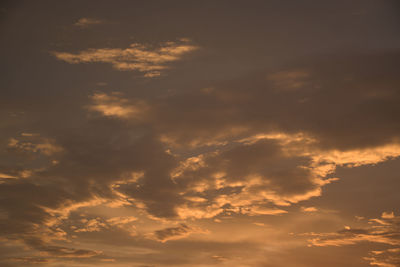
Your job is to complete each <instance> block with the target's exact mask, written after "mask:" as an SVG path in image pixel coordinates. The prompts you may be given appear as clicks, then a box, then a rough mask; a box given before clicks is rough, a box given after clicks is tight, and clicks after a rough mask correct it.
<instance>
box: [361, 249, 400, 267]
mask: <svg viewBox="0 0 400 267" xmlns="http://www.w3.org/2000/svg"><path fill="white" fill-rule="evenodd" d="M364 259H365V260H367V261H369V264H370V265H374V266H381V267H396V266H399V265H400V248H390V249H386V250H374V251H371V252H370V254H369V256H368V257H364Z"/></svg>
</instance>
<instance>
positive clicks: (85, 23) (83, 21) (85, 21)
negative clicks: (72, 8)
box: [74, 18, 103, 28]
mask: <svg viewBox="0 0 400 267" xmlns="http://www.w3.org/2000/svg"><path fill="white" fill-rule="evenodd" d="M102 23H103V21H102V20H99V19H94V18H80V19H78V20H77V21H76V22H75V23H74V25H75V26H77V27H80V28H87V27H89V26H92V25H98V24H102Z"/></svg>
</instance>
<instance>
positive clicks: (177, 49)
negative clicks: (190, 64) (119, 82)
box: [52, 39, 198, 77]
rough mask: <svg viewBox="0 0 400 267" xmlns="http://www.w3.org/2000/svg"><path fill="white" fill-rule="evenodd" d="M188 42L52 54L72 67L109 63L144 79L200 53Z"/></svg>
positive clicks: (134, 44)
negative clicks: (188, 55) (184, 57)
mask: <svg viewBox="0 0 400 267" xmlns="http://www.w3.org/2000/svg"><path fill="white" fill-rule="evenodd" d="M197 49H198V47H197V46H195V45H192V44H190V41H189V40H188V39H180V40H179V41H177V42H165V43H162V44H160V45H158V46H156V47H153V46H149V45H143V44H138V43H133V44H131V45H130V46H129V47H128V48H125V49H120V48H100V49H89V50H85V51H81V52H79V53H75V54H74V53H68V52H52V54H53V55H54V56H55V57H56V58H57V59H59V60H62V61H65V62H67V63H70V64H79V63H95V62H99V63H109V64H111V65H112V66H113V67H114V68H115V69H117V70H121V71H139V72H142V73H143V74H144V76H145V77H156V76H159V75H161V71H163V70H165V69H168V68H169V67H168V66H167V65H166V64H167V63H171V62H174V61H178V60H181V59H182V58H183V56H185V55H186V54H188V53H190V52H192V51H195V50H197Z"/></svg>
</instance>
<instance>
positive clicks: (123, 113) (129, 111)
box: [88, 93, 149, 119]
mask: <svg viewBox="0 0 400 267" xmlns="http://www.w3.org/2000/svg"><path fill="white" fill-rule="evenodd" d="M90 99H91V100H92V102H93V103H92V104H91V105H89V106H88V109H89V110H91V111H95V112H99V113H101V114H102V115H104V116H106V117H116V118H135V119H141V118H142V117H143V116H144V115H145V113H146V111H147V110H148V109H149V107H148V105H147V104H146V103H145V102H144V101H132V100H127V99H125V98H123V97H121V96H120V95H119V94H118V93H113V94H110V95H108V94H105V93H95V94H93V95H91V96H90Z"/></svg>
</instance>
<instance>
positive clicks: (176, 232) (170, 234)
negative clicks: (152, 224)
mask: <svg viewBox="0 0 400 267" xmlns="http://www.w3.org/2000/svg"><path fill="white" fill-rule="evenodd" d="M198 232H203V231H200V229H198V228H193V227H190V226H188V225H186V224H180V225H179V226H177V227H169V228H164V229H161V230H157V231H154V232H153V233H152V234H151V235H149V238H151V239H155V240H157V241H160V242H163V243H164V242H167V241H169V240H176V239H181V238H184V237H187V236H188V235H190V234H192V233H198Z"/></svg>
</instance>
